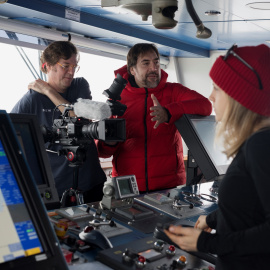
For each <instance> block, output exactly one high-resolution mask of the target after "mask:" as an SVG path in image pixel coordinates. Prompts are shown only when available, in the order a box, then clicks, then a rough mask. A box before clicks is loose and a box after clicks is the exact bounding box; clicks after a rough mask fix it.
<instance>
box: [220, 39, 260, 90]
mask: <svg viewBox="0 0 270 270" xmlns="http://www.w3.org/2000/svg"><path fill="white" fill-rule="evenodd" d="M236 48H237V45H236V44H234V45H232V47H231V48H230V49H229V50H228V51H227V53H226V54H225V56H224V58H223V60H224V61H226V60H227V59H228V57H229V55H231V54H232V55H233V56H234V57H236V58H237V59H238V60H239V61H241V62H242V63H243V64H244V65H245V66H246V67H248V68H249V69H250V70H252V71H253V72H254V74H255V75H256V77H257V79H258V82H259V87H260V90H262V89H263V85H262V81H261V78H260V76H259V74H258V73H257V71H256V70H255V69H254V68H253V67H252V66H251V65H250V64H248V63H247V62H246V61H245V60H244V59H243V58H242V57H240V56H239V55H238V54H237V53H236V52H235V51H234V49H236Z"/></svg>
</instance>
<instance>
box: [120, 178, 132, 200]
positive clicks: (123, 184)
mask: <svg viewBox="0 0 270 270" xmlns="http://www.w3.org/2000/svg"><path fill="white" fill-rule="evenodd" d="M117 181H118V186H119V192H120V194H121V196H123V195H128V194H133V193H134V192H133V189H132V188H131V186H130V180H129V178H124V179H117Z"/></svg>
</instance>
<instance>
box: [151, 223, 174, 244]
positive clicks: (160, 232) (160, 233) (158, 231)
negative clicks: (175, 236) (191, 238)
mask: <svg viewBox="0 0 270 270" xmlns="http://www.w3.org/2000/svg"><path fill="white" fill-rule="evenodd" d="M169 227H170V225H168V224H165V225H162V224H161V223H158V224H157V226H156V227H155V230H154V237H155V238H157V239H159V240H162V241H164V242H166V243H167V244H170V245H174V246H177V245H176V244H175V243H174V242H173V241H172V240H171V239H170V238H169V237H168V236H167V235H166V234H165V232H164V230H168V229H169ZM177 247H178V246H177ZM178 248H179V247H178Z"/></svg>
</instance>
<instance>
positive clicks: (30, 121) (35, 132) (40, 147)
mask: <svg viewBox="0 0 270 270" xmlns="http://www.w3.org/2000/svg"><path fill="white" fill-rule="evenodd" d="M9 116H10V118H11V121H12V123H13V125H14V124H17V123H18V124H26V125H28V127H29V130H30V132H31V135H32V139H33V143H34V146H35V149H36V154H37V158H38V163H39V166H40V169H41V170H42V171H41V175H42V176H43V177H44V179H43V180H44V181H43V182H44V183H43V184H37V186H38V190H39V192H40V195H41V197H42V200H43V202H44V203H45V206H46V208H47V210H52V209H55V208H59V207H60V200H59V196H58V194H57V190H56V187H55V182H54V178H53V174H52V170H51V165H50V162H49V158H48V155H47V153H46V149H45V142H44V138H43V136H42V133H41V129H40V126H39V124H38V119H37V116H36V115H34V114H17V113H10V114H9ZM14 128H15V130H16V127H15V126H14ZM16 132H17V130H16ZM26 158H27V157H26ZM46 192H50V194H51V198H49V199H48V198H47V197H46V195H45V193H46Z"/></svg>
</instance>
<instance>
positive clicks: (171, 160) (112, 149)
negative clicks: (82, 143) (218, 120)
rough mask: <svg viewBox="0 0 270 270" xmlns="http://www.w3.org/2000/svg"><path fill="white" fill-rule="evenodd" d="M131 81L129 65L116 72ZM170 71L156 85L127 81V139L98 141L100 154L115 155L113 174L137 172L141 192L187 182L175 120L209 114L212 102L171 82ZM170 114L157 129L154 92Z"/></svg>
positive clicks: (125, 101)
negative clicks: (113, 142)
mask: <svg viewBox="0 0 270 270" xmlns="http://www.w3.org/2000/svg"><path fill="white" fill-rule="evenodd" d="M117 73H119V74H120V75H121V76H122V77H123V78H124V79H126V80H128V77H129V75H128V73H127V68H126V66H124V67H122V68H120V69H119V70H117V71H115V74H116V75H117ZM167 77H168V74H167V73H166V72H165V71H163V70H161V80H160V83H159V85H158V86H157V87H156V88H136V87H132V86H131V85H130V83H129V82H128V83H127V85H126V88H125V89H124V90H123V92H122V94H121V103H123V104H125V105H127V109H126V111H125V113H124V115H123V116H122V117H119V118H125V119H126V141H125V142H121V143H118V144H117V145H116V146H108V145H106V144H105V143H104V142H102V141H97V148H98V151H99V156H100V157H104V158H108V157H110V156H112V155H113V161H112V163H113V170H112V176H113V177H115V176H123V175H131V174H134V175H135V176H136V179H137V183H138V186H139V190H140V191H150V190H157V189H165V188H173V187H176V186H178V185H182V184H185V182H186V174H185V167H184V161H183V147H182V138H181V136H180V134H179V132H178V130H177V129H176V127H175V125H174V122H175V121H176V120H177V119H179V118H180V117H181V116H182V115H183V114H201V115H210V113H211V111H212V106H211V103H210V101H209V100H208V99H207V98H205V97H203V96H202V95H200V94H198V93H197V92H195V91H193V90H190V89H188V88H186V87H184V86H183V85H181V84H179V83H168V82H166V81H167ZM152 93H153V94H154V95H155V96H156V98H157V99H158V101H159V103H160V104H161V106H163V107H165V108H166V109H167V110H168V111H169V112H170V114H171V118H170V121H169V123H163V124H160V125H159V126H158V128H156V129H154V128H153V126H154V124H155V122H153V121H151V118H152V117H151V116H150V109H149V108H150V107H152V106H153V101H152V99H151V94H152Z"/></svg>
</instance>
